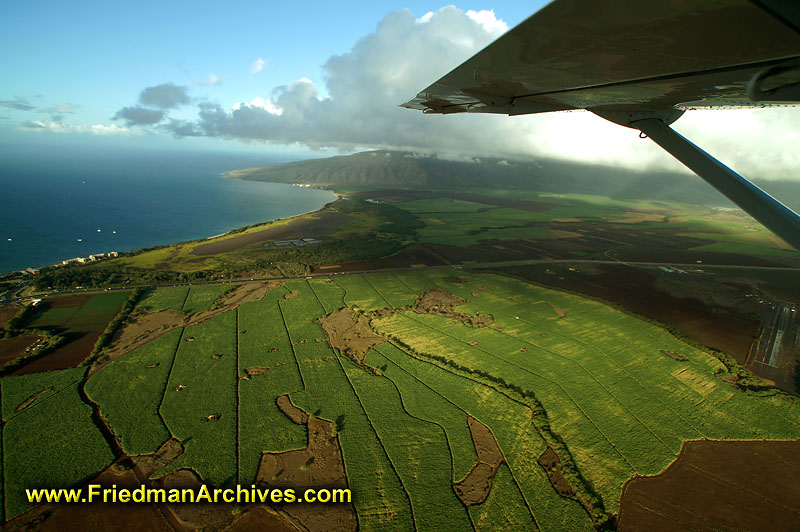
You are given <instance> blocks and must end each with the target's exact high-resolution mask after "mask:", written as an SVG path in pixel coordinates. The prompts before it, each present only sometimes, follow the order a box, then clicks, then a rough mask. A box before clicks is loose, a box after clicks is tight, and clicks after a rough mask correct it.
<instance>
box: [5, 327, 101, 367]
mask: <svg viewBox="0 0 800 532" xmlns="http://www.w3.org/2000/svg"><path fill="white" fill-rule="evenodd" d="M102 333H103V331H102V330H99V331H91V332H88V333H82V334H81V333H74V334H70V333H68V334H67V335H66V338H67V342H66V343H65V344H64V345H63V346H61V347H58V348H57V349H56V350H55V351H53V352H52V353H49V354H47V355H44V356H42V357H41V358H37V359H36V360H34V361H33V362H30V363H29V364H25V365H24V366H22V367H21V368H20V369H18V370H17V371H15V372H14V373H12V375H28V374H30V373H42V372H44V371H53V370H56V369H68V368H77V367H78V366H80V365H81V363H82V362H83V361H84V360H86V357H88V356H89V355H90V354H91V352H92V349H94V344H95V343H96V342H97V339H98V338H99V337H100V335H101V334H102Z"/></svg>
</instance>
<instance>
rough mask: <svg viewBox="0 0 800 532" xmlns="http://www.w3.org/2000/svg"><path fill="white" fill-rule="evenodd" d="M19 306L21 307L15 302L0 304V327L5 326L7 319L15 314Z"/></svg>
mask: <svg viewBox="0 0 800 532" xmlns="http://www.w3.org/2000/svg"><path fill="white" fill-rule="evenodd" d="M21 308H22V307H20V306H19V305H17V304H16V303H11V304H9V305H0V329H3V328H5V326H6V323H8V320H10V319H11V318H13V317H14V316H16V315H17V314H18V313H19V311H20V309H21Z"/></svg>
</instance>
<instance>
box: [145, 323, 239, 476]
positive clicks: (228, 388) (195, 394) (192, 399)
mask: <svg viewBox="0 0 800 532" xmlns="http://www.w3.org/2000/svg"><path fill="white" fill-rule="evenodd" d="M192 339H193V340H192ZM236 346H237V329H236V312H226V313H224V314H220V315H219V316H217V317H215V318H213V319H211V320H209V321H208V322H206V323H204V324H202V325H198V326H194V327H187V328H185V329H184V333H183V339H182V340H181V343H180V346H179V347H178V352H177V354H176V355H175V362H174V364H173V366H172V370H171V372H170V375H169V381H168V382H167V388H166V392H165V394H164V401H163V403H162V405H161V410H160V411H161V415H162V416H163V418H164V420H165V421H166V423H167V427H168V428H169V430H170V432H172V434H174V435H175V436H176V437H177V438H178V439H179V440H181V441H182V442H183V444H184V446H185V448H186V451H185V452H184V453H183V454H182V455H181V456H180V457H179V458H178V459H177V460H175V461H174V462H172V464H170V465H169V466H167V468H165V470H163V471H162V472H160V474H166V473H168V472H170V471H174V470H176V469H180V468H181V467H191V468H192V469H194V470H195V471H197V472H198V473H199V474H200V476H201V477H202V478H203V479H204V480H205V481H206V482H208V483H211V484H214V485H218V486H221V485H229V484H234V483H235V481H236V475H237V468H236V456H237V452H236V424H237V422H236V379H237V376H236ZM215 355H216V356H215ZM217 414H219V415H221V417H220V418H219V419H218V420H216V421H213V420H207V418H208V416H214V415H217Z"/></svg>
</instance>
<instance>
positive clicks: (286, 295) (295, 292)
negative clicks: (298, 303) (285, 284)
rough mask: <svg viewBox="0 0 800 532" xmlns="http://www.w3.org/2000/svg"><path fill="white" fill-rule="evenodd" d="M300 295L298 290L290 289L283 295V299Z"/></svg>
mask: <svg viewBox="0 0 800 532" xmlns="http://www.w3.org/2000/svg"><path fill="white" fill-rule="evenodd" d="M299 295H300V290H291V291H290V292H289V293H288V294H284V295H283V299H294V298H296V297H297V296H299Z"/></svg>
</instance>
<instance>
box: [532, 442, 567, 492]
mask: <svg viewBox="0 0 800 532" xmlns="http://www.w3.org/2000/svg"><path fill="white" fill-rule="evenodd" d="M539 465H540V466H542V467H543V468H544V470H545V472H547V476H548V478H549V479H550V484H552V485H553V487H554V488H555V489H556V491H557V492H558V494H559V495H561V496H562V497H568V498H571V499H574V498H575V493H574V492H573V491H572V486H570V484H569V481H568V480H567V479H566V478H565V477H564V470H563V468H562V467H561V460H559V458H558V454H556V452H555V451H554V450H553V448H552V447H550V446H549V445H548V446H547V449H545V450H544V452H543V453H542V454H541V456H539Z"/></svg>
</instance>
